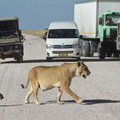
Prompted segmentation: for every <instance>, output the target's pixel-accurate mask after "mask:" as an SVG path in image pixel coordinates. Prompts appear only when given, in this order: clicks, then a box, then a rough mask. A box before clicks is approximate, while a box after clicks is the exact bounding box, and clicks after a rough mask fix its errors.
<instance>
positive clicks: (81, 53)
mask: <svg viewBox="0 0 120 120" xmlns="http://www.w3.org/2000/svg"><path fill="white" fill-rule="evenodd" d="M82 45H83V40H80V56H83V51H82Z"/></svg>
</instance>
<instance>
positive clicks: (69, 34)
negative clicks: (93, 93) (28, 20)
mask: <svg viewBox="0 0 120 120" xmlns="http://www.w3.org/2000/svg"><path fill="white" fill-rule="evenodd" d="M48 38H78V31H77V30H76V29H52V30H49V33H48Z"/></svg>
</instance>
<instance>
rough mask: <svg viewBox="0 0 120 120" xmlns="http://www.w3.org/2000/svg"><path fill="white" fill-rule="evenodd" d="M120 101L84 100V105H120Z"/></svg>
mask: <svg viewBox="0 0 120 120" xmlns="http://www.w3.org/2000/svg"><path fill="white" fill-rule="evenodd" d="M119 102H120V100H104V99H95V100H84V101H83V104H84V105H93V104H103V103H119Z"/></svg>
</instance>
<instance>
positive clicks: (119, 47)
mask: <svg viewBox="0 0 120 120" xmlns="http://www.w3.org/2000/svg"><path fill="white" fill-rule="evenodd" d="M117 26H118V29H117V50H118V51H119V57H120V20H119V21H118V24H117Z"/></svg>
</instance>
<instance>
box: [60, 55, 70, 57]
mask: <svg viewBox="0 0 120 120" xmlns="http://www.w3.org/2000/svg"><path fill="white" fill-rule="evenodd" d="M59 56H60V57H66V56H68V54H59Z"/></svg>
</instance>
